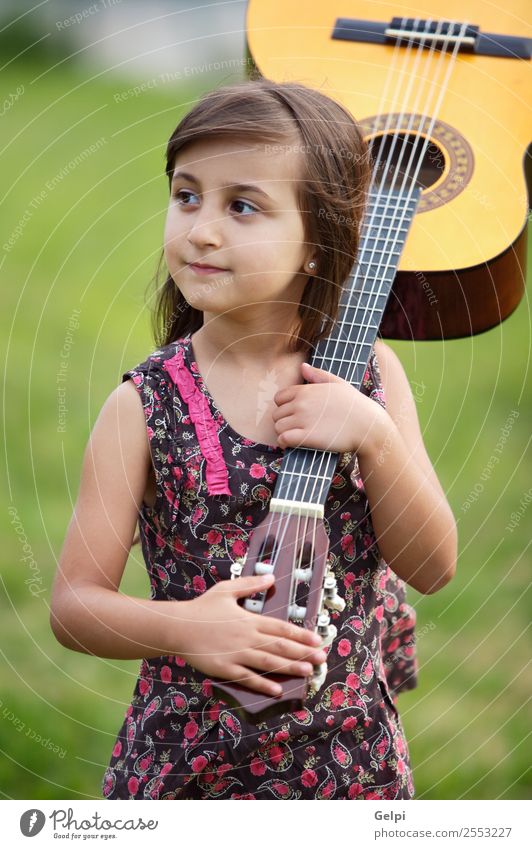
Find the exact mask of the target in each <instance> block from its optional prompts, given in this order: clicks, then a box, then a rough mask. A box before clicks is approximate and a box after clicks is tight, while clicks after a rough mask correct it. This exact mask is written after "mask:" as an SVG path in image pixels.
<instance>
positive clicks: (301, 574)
mask: <svg viewBox="0 0 532 849" xmlns="http://www.w3.org/2000/svg"><path fill="white" fill-rule="evenodd" d="M295 577H296V580H297V581H299V583H304V584H308V583H309V581H310V579H311V577H312V569H310V568H309V569H296V570H295Z"/></svg>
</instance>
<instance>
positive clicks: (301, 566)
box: [213, 0, 532, 714]
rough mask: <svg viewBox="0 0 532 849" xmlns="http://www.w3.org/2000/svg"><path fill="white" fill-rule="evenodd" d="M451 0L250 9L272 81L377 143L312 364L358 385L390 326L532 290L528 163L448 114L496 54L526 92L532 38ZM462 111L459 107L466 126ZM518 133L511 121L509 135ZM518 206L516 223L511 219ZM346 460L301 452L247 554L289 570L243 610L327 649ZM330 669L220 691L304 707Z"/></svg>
mask: <svg viewBox="0 0 532 849" xmlns="http://www.w3.org/2000/svg"><path fill="white" fill-rule="evenodd" d="M436 5H437V4H435V3H434V2H432V3H429V6H430V8H431V13H432V15H433V17H430V18H427V19H421V18H415V19H411V18H406V17H402V16H401V15H400V14H399V15H398V16H396V17H394V18H393V19H392V20H391V21H389V22H384V21H380V22H379V21H374V20H373V19H372V18H371V17H367V15H369V14H370V13H371V11H372V10H374V8H375V5H374V4H370V3H367V2H365V3H354V4H353V3H351V4H350V9H349V11H350V14H352V15H353V17H352V18H345V17H344V18H341V17H339V16H337V15H336V11H338V12H340V9H341V8H342V9H343V8H344V7H343V6H341V5H340V3H338V4H337V7H338V9H337V10H336V9H335V8H334V4H333V8H332V9H331V6H330V4H329V6H328V8H327V9H325V8H322V7H321V5H319V4H318V3H307V4H306V7H305V21H304V22H302V21H301V19H300V18H301V7H300V4H298V3H295V2H287V3H284V4H283V14H282V15H281V12H280V10H277V9H276V3H275V2H274V3H268V5H266V4H265V3H259V2H254V0H251V2H250V4H249V7H248V43H249V48H250V50H251V54H252V57H253V59H254V61H255V63H256V66H257V68H258V70H259V71H260V72H261V73H262V74H263V75H264V76H268V77H269V78H273V79H283V80H288V79H290V80H293V79H297V80H299V81H300V82H304V83H306V84H309V85H314V86H316V87H318V86H319V87H321V88H322V90H325V91H327V92H328V93H329V94H330V95H331V96H332V97H335V98H336V99H337V100H341V101H342V102H344V104H345V105H346V106H348V108H349V109H350V111H352V112H353V114H354V115H355V117H357V119H358V120H359V121H360V122H361V123H362V124H363V126H364V127H365V128H366V130H367V138H368V141H369V142H370V143H371V144H372V151H373V159H374V169H373V176H372V180H371V184H370V189H369V193H368V202H367V209H366V213H365V217H364V222H363V226H362V233H361V244H360V253H359V258H358V263H357V264H356V265H355V267H354V268H353V270H352V272H351V275H350V278H349V280H348V281H347V282H346V285H345V287H344V290H343V292H342V298H341V304H340V314H339V320H338V322H337V323H336V325H335V327H334V328H333V331H332V333H331V335H330V336H329V338H328V339H326V340H323V341H322V342H320V343H319V344H318V346H317V348H316V350H315V351H314V352H313V355H312V358H311V362H312V364H313V365H316V366H318V367H320V368H324V369H326V370H327V371H330V372H333V373H335V374H338V375H340V376H341V377H343V378H344V379H345V380H347V381H349V382H350V383H352V384H353V385H354V386H356V387H358V388H359V387H360V384H361V381H362V376H363V374H364V371H365V368H366V365H367V362H368V359H369V356H370V353H371V349H372V347H373V344H374V342H375V338H376V336H377V333H378V332H380V333H381V334H382V335H384V336H388V337H393V338H400V339H407V338H409V339H412V338H415V339H429V338H440V339H441V338H444V337H452V336H463V335H470V334H472V333H478V332H480V331H481V330H486V329H487V328H488V327H490V326H493V325H494V324H497V323H499V322H500V321H502V320H503V319H504V318H505V317H506V316H507V315H509V314H510V312H511V311H512V310H513V309H514V308H515V306H516V305H517V303H518V302H519V300H520V298H521V296H522V293H523V265H522V264H523V262H524V258H525V245H526V243H525V232H526V231H525V220H526V203H525V181H524V179H523V172H522V167H521V163H518V164H516V163H515V162H513V163H510V162H509V161H508V162H507V163H506V160H505V163H506V167H505V169H503V167H502V163H501V162H500V161H499V162H498V164H497V161H496V159H495V150H493V151H491V145H488V144H487V140H486V137H485V134H484V138H482V133H479V132H478V128H477V127H476V125H475V121H472V120H469V121H467V122H465V123H466V125H467V126H466V129H467V133H466V134H464V133H463V132H462V133H459V132H458V130H457V129H456V126H455V123H452V120H453V117H452V116H453V113H452V110H449V109H448V110H447V111H446V112H445V113H444V114H445V119H446V120H445V121H444V120H443V119H442V117H441V115H442V111H443V110H442V106H443V103H444V101H445V97H446V95H447V94H448V92H449V90H452V91H454V95H453V97H451V98H450V99H451V101H452V102H453V103H454V106H455V108H456V104H457V103H458V102H459V100H460V97H459V94H458V91H457V87H456V84H453V85H451V82H450V81H451V79H452V75H453V73H456V69H457V68H459V67H460V61H462V62H464V63H465V64H466V65H467V67H470V66H471V65H472V64H473V62H477V61H479V59H480V60H481V70H479V71H478V75H480V74H483V75H484V76H485V75H486V73H487V66H486V64H485V63H484V64H482V63H483V62H484V59H485V58H486V57H489V61H491V62H493V63H495V62H496V61H497V60H498V61H500V62H502V63H503V64H504V63H506V64H505V65H504V67H505V69H506V77H505V79H506V81H507V82H508V81H509V79H510V76H511V72H510V71H509V70H508V68H509V67H510V66H511V67H512V68H514V69H518V70H514V71H513V76H512V77H511V78H512V79H513V80H514V90H515V89H518V90H521V92H522V91H523V89H524V82H525V70H527V69H528V67H529V66H528V65H525V62H528V61H529V59H530V55H531V46H532V43H531V42H530V40H529V39H527V38H524V37H522V36H519V35H518V36H513V35H511V34H508V33H506V34H505V33H503V32H500V27H499V30H497V31H496V32H495V33H485V32H484V31H483V30H482V31H481V29H480V27H479V26H478V25H477V24H474V25H473V24H471V23H469V22H467V21H463V20H457V21H448V20H442V19H441V18H436V16H435V11H436V10H435V9H433V8H432V7H434V6H436ZM450 5H451V6H452V2H451V3H450ZM455 5H456V6H457V5H458V4H457V3H456V4H455ZM472 5H475V4H472ZM521 5H523V4H521ZM448 6H449V4H447V6H446V8H447V10H448V11H449V9H448ZM344 11H345V9H344ZM401 11H402V10H399V12H401ZM456 11H458V9H457V10H456ZM274 12H275V13H276V15H277V17H275V14H274ZM314 13H316V15H315V17H314ZM365 15H366V17H365ZM279 22H281V23H279ZM273 45H275V46H274V47H273ZM296 45H297V48H296ZM353 50H354V51H355V54H356V58H353V56H354V55H355V54H353ZM359 50H360V53H358V51H359ZM349 51H351V53H349ZM379 51H380V52H379ZM368 69H371V74H368ZM348 70H349V74H350V75H351V77H350V78H351V79H353V80H357V81H358V80H360V82H358V83H356V84H354V85H350V84H349V81H348V79H347V78H345V79H343V80H342V74H344V75H346V74H347V72H348ZM462 71H463V69H462ZM493 73H494V71H493ZM478 75H477V80H478V78H479V76H478ZM509 75H510V76H509ZM502 76H504V74H503V75H502ZM466 79H470V78H469V77H467V74H466V72H465V71H464V76H463V80H466ZM517 81H518V82H517ZM379 84H382V86H383V92H382V93H379V91H378V85H379ZM464 92H466V94H465V97H464ZM467 92H469V95H470V96H471V97H472V96H473V92H474V89H468V88H467V87H466V88H464V89H463V90H462V100H464V99H465V100H466V101H467V96H468V95H467ZM485 108H487V103H485ZM462 109H465V107H464V104H463V103H462ZM470 111H474V104H471V105H470ZM480 111H481V112H482V109H481V110H480ZM494 111H495V110H492V111H491V112H489V114H488V117H487V119H486V122H487V124H488V125H489V127H490V128H491V127H494V126H495V125H497V121H498V120H500V118H501V116H500V115H499V118H498V119H497V118H495V117H494V116H493V113H494ZM504 111H505V109H504V108H502V109H501V112H503V113H504ZM469 117H471V116H469ZM459 118H460V115H458V114H456V115H455V121H456V122H458V119H459ZM477 120H478V116H477ZM503 120H504V116H503ZM526 126H527V122H526V121H525V120H524V119H522V120H521V121H516V122H515V125H514V128H513V130H512V145H513V147H512V150H513V152H514V153H515V154H516V155H517V152H519V153H520V159H521V160H522V156H523V150H524V148H525V142H524V139H525V138H527V137H526ZM473 128H475V129H476V132H475V133H473V132H472V129H473ZM507 133H508V130H506V129H505V128H504V127H503V128H502V129H501V128H499V136H498V138H499V139H500V138H502V136H504V135H505V134H507ZM531 135H532V133H529V135H528V138H527V141H526V144H528V140H529V139H530V136H531ZM516 138H518V139H519V141H518V142H516V140H515V139H516ZM490 151H491V155H493V157H494V160H493V162H492V170H495V171H496V172H497V173H496V174H495V176H493V179H492V180H491V183H490V184H489V186H486V188H485V191H486V192H487V194H485V195H483V196H482V197H483V198H484V197H487V198H488V203H491V202H492V201H491V200H490V198H492V197H493V203H494V204H495V201H496V200H497V201H498V192H500V191H502V187H503V186H504V185H505V186H506V197H505V199H504V203H502V204H501V205H500V206H498V207H497V212H496V213H493V212H492V211H489V210H488V212H489V213H490V214H488V213H486V214H484V213H485V209H486V204H484V203H480V201H479V196H478V194H477V193H478V186H479V185H482V183H481V182H480V181H479V175H478V174H477V173H476V172H477V171H480V175H481V176H484V177H485V178H486V177H487V175H488V173H489V172H490V169H489V167H488V160H489V157H490ZM511 180H514V181H515V182H514V183H511V184H510V181H511ZM477 207H481V208H482V212H479V211H478V208H477ZM501 207H502V208H503V209H501ZM503 213H504V217H505V226H502V225H501V224H500V219H499V215H502V214H503ZM494 217H495V218H496V220H497V222H498V223H499V225H500V226H499V227H495V226H494V222H493V218H494ZM419 222H421V224H420V223H419ZM479 222H480V223H481V224H482V225H486V227H487V229H488V231H489V233H490V234H491V235H492V236H493V242H491V243H490V240H489V239H488V237H487V235H486V234H482V235H479V236H478V237H477V235H476V234H477V227H476V225H477V224H478V223H479ZM488 225H489V226H488ZM437 228H441V232H440V236H439V239H437V238H436V234H437ZM505 239H506V240H507V241H506V242H505V241H504V240H505ZM433 243H434V245H435V246H436V247H434V245H433ZM432 247H434V250H431V248H432ZM499 249H500V250H499ZM454 262H456V263H457V265H456V266H455V265H454V264H453V263H454ZM520 263H521V264H520ZM337 463H338V455H337V454H335V453H333V452H321V451H315V450H312V449H305V448H295V449H288V450H287V451H286V452H285V455H284V457H283V463H282V467H281V471H280V474H279V476H278V479H277V481H276V486H275V490H274V494H273V498H272V499H271V502H270V512H269V515H268V516H267V518H266V519H265V520H264V521H263V522H262V523H261V525H260V526H259V527H257V528H256V529H255V530H254V532H253V534H252V536H251V540H250V545H249V549H248V552H247V555H246V558H244V559H243V560H242V561H240V562H237V563H235V564H233V568H232V574H233V576H234V577H237V576H239V575H241V574H244V575H248V574H261V573H265V572H275V575H276V581H275V585H274V587H273V588H271V589H270V590H269V591H267V592H266V593H258V594H256V595H255V596H253V597H251V598H249V599H246V600H244V601H243V602H242V603H243V604H244V606H245V607H246V608H247V609H248V610H251V611H254V612H255V613H257V614H259V615H260V614H266V615H271V616H277V617H278V618H284V619H286V620H291V621H293V622H296V623H299V624H300V625H302V626H303V627H307V628H312V629H314V630H316V631H317V632H318V633H319V634H320V635H321V637H322V645H323V646H324V647H326V646H328V645H330V644H331V642H332V641H333V640H334V638H335V637H336V629H335V627H334V624H331V622H330V612H331V611H334V610H337V611H341V610H342V609H343V604H344V603H343V600H342V599H341V598H340V597H339V596H338V594H337V591H336V581H335V577H334V574H333V573H332V572H328V571H327V551H328V539H327V534H326V532H325V529H324V525H323V515H324V506H325V502H326V499H327V495H328V492H329V489H330V486H331V482H332V479H333V476H334V472H335V469H336V465H337ZM326 672H327V665H326V664H323V665H322V667H320V668H318V669H316V670H315V673H314V675H313V676H312V677H311V678H310V679H302V678H298V677H290V676H283V675H272V676H270V677H272V678H274V679H275V680H277V681H278V682H280V683H281V684H282V688H283V695H282V697H281V699H273V698H271V697H266V696H261V695H259V694H257V693H254V692H252V691H250V690H247V689H246V688H245V687H243V686H241V685H238V684H235V683H230V682H220V681H214V682H213V684H215V686H216V687H217V688H218V689H219V690H220V691H221V693H222V696H223V697H224V698H225V699H227V700H228V701H230V702H231V703H232V704H233V705H235V706H236V707H237V708H238V707H241V708H242V709H244V710H245V711H246V712H248V713H251V714H258V713H260V714H265V713H269V712H272V711H273V712H280V711H281V710H287V709H293V710H295V709H299V708H301V706H302V704H303V702H304V699H305V698H306V697H307V695H309V694H312V693H313V692H316V691H317V690H318V689H319V688H320V686H321V685H322V684H323V682H324V680H325V676H326Z"/></svg>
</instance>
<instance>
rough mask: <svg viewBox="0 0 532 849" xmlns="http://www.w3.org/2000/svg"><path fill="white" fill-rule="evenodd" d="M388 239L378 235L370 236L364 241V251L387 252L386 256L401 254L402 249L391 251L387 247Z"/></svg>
mask: <svg viewBox="0 0 532 849" xmlns="http://www.w3.org/2000/svg"><path fill="white" fill-rule="evenodd" d="M387 241H388V240H387V239H384V238H383V237H382V236H379V237H378V238H377V237H376V236H368V237H367V239H366V240H365V243H364V253H369V252H370V251H371V253H372V254H373V253H379V254H382V255H384V254H386V256H399V255H400V254H401V251H400V250H397V251H391V250H390V249H389V247H387ZM371 242H374V243H375V242H382V245H376V244H370V243H371Z"/></svg>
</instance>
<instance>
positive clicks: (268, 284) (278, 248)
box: [164, 139, 315, 320]
mask: <svg viewBox="0 0 532 849" xmlns="http://www.w3.org/2000/svg"><path fill="white" fill-rule="evenodd" d="M302 155H303V154H302V153H301V152H300V151H298V150H297V146H294V145H290V146H289V145H285V146H282V145H275V146H274V145H266V144H265V145H258V144H253V145H252V144H245V143H244V142H241V141H237V140H229V141H228V140H222V139H210V140H202V141H200V142H196V143H193V144H190V145H189V146H188V147H187V148H185V150H184V151H182V152H181V153H179V154H178V155H177V157H176V162H175V164H174V180H173V184H172V192H171V197H170V203H169V207H168V215H167V219H166V227H165V235H164V242H165V258H166V263H167V266H168V270H169V272H170V274H171V275H172V278H173V279H174V281H175V283H176V285H177V286H178V288H179V289H180V291H181V293H182V294H183V296H184V297H185V299H186V300H187V301H188V303H189V304H191V305H192V306H193V307H195V308H196V309H198V310H201V311H202V312H203V313H204V314H205V317H206V318H207V317H208V316H209V315H210V316H215V315H221V314H224V313H226V312H227V311H229V310H230V311H231V317H232V318H236V317H238V318H252V317H253V318H255V319H259V320H261V319H266V318H267V317H268V316H270V317H272V318H273V317H275V320H277V319H278V316H279V313H280V312H281V313H282V315H283V316H284V317H286V318H288V317H291V318H293V317H294V316H295V315H296V311H297V305H298V304H299V302H300V300H301V296H302V293H303V289H304V287H305V284H306V283H307V281H308V276H309V272H308V271H305V270H304V268H303V266H304V264H305V263H306V262H308V260H310V259H311V258H312V256H313V255H314V254H315V250H313V249H312V245H308V246H307V245H306V244H305V243H304V229H303V219H302V216H301V213H300V211H299V209H298V207H297V197H296V191H297V180H298V175H299V173H300V169H301V165H302V162H301V157H302ZM195 263H200V264H201V265H204V266H209V267H210V268H204V269H203V270H202V269H201V268H198V267H197V266H195ZM213 267H214V270H213ZM283 301H284V302H285V303H282V304H281V305H280V307H279V302H283ZM287 301H288V302H289V303H288V304H287V303H286V302H287Z"/></svg>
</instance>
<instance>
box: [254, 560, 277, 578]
mask: <svg viewBox="0 0 532 849" xmlns="http://www.w3.org/2000/svg"><path fill="white" fill-rule="evenodd" d="M274 568H275V566H274V564H273V563H269V562H268V561H267V560H257V562H256V563H255V575H271V573H272V572H273V570H274Z"/></svg>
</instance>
